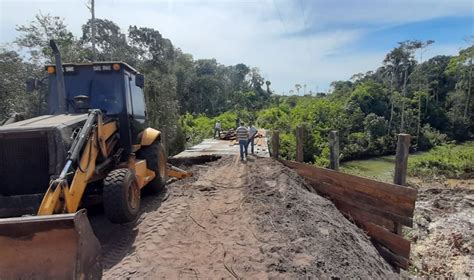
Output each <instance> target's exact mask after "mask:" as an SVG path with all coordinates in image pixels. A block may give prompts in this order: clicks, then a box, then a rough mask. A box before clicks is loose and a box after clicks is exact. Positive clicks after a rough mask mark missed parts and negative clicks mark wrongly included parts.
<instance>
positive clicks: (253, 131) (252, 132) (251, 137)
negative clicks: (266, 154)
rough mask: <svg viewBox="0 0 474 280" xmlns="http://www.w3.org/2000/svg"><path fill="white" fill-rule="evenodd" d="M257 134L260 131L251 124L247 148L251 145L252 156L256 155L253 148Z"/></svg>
mask: <svg viewBox="0 0 474 280" xmlns="http://www.w3.org/2000/svg"><path fill="white" fill-rule="evenodd" d="M257 132H258V130H257V129H256V128H255V126H253V124H250V126H249V140H248V142H247V146H248V145H250V150H251V152H252V155H254V152H253V146H255V144H254V140H255V136H257Z"/></svg>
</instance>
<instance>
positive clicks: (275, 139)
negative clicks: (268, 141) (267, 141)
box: [272, 130, 280, 159]
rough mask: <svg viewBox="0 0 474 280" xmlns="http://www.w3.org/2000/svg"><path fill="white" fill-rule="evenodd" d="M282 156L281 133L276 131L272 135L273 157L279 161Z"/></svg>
mask: <svg viewBox="0 0 474 280" xmlns="http://www.w3.org/2000/svg"><path fill="white" fill-rule="evenodd" d="M279 156H280V132H279V131H278V130H274V131H273V133H272V157H273V158H274V159H278V157H279Z"/></svg>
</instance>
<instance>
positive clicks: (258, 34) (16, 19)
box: [0, 0, 474, 93]
mask: <svg viewBox="0 0 474 280" xmlns="http://www.w3.org/2000/svg"><path fill="white" fill-rule="evenodd" d="M85 3H86V0H61V1H59V0H37V1H31V0H0V23H1V25H0V44H6V43H9V42H11V41H12V40H13V39H14V38H15V36H16V35H17V34H16V31H15V26H16V25H19V24H26V23H28V22H29V21H30V20H31V19H32V18H33V16H34V15H35V14H37V13H38V12H39V11H41V12H42V13H43V14H48V13H49V14H51V15H59V16H61V17H63V18H64V19H65V21H66V23H67V24H68V26H69V28H70V29H71V31H73V33H74V34H75V35H76V36H80V32H81V29H80V28H81V25H82V24H83V23H84V22H85V21H86V20H87V18H88V17H89V13H88V10H87V9H86V7H85ZM96 16H97V17H99V18H108V19H111V20H113V21H114V22H116V23H117V24H118V25H119V26H120V27H121V28H122V30H123V31H126V30H127V28H128V26H129V25H131V24H133V25H138V26H147V27H152V28H155V29H157V30H159V31H160V32H161V33H162V34H163V35H164V36H165V37H167V38H169V39H171V41H172V42H173V44H174V45H175V46H177V47H180V48H181V49H183V50H184V51H185V52H188V53H191V54H192V55H193V56H194V57H195V58H211V57H214V58H216V59H217V60H218V61H219V62H221V63H224V64H236V63H240V62H243V63H246V64H248V65H251V66H254V67H258V68H260V71H261V73H262V74H263V75H264V77H265V78H267V79H269V80H270V81H271V82H272V87H273V88H274V89H275V90H276V91H277V92H280V93H282V92H286V93H288V92H289V91H290V90H292V89H294V85H295V84H296V83H299V84H307V88H308V90H309V89H311V90H313V91H315V90H316V88H317V89H318V90H319V91H326V90H328V89H329V84H330V83H331V81H334V80H344V79H349V78H350V77H351V76H352V74H355V73H360V72H366V71H369V70H375V68H376V67H378V66H380V65H381V62H382V60H383V58H384V55H385V54H386V53H387V52H388V51H390V49H392V48H393V47H395V46H396V45H397V42H400V41H404V40H410V39H411V40H413V39H420V40H428V39H431V40H435V41H436V43H435V44H433V45H432V46H431V47H430V48H429V50H428V51H426V53H425V54H424V59H426V58H429V57H432V56H434V55H437V54H448V55H451V54H456V53H457V52H458V51H459V49H460V48H465V47H466V46H468V44H467V43H466V42H465V41H464V40H463V38H464V37H465V36H468V35H474V19H473V18H474V1H472V0H467V1H466V0H418V1H416V0H398V1H391V0H359V1H355V0H354V1H349V0H333V1H322V0H313V1H311V0H294V1H288V0H262V1H250V0H247V1H229V0H221V1H198V0H195V1H194V0H187V1H169V0H166V1H165V0H163V1H153V0H135V1H132V0H96Z"/></svg>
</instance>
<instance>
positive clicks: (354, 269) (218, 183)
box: [91, 156, 397, 279]
mask: <svg viewBox="0 0 474 280" xmlns="http://www.w3.org/2000/svg"><path fill="white" fill-rule="evenodd" d="M190 169H191V171H193V173H194V176H193V178H187V179H185V180H181V181H178V182H175V183H173V184H171V185H169V186H168V188H167V191H166V192H164V193H162V194H161V195H160V196H158V197H144V199H143V205H142V207H141V209H142V212H141V214H140V217H139V219H138V220H137V221H136V222H134V223H130V224H126V225H113V224H110V223H109V222H108V221H107V220H106V219H105V218H104V217H103V215H96V216H95V217H92V219H91V222H92V225H93V227H94V230H95V233H96V235H97V236H98V237H99V239H100V241H101V243H102V247H103V252H104V254H103V255H104V266H105V271H104V278H105V279H202V278H204V279H233V278H235V279H269V278H270V279H304V278H317V279H328V278H361V279H369V278H370V279H387V278H396V277H397V275H396V274H394V273H393V271H392V269H391V267H390V266H389V265H388V264H387V263H386V262H385V261H384V260H383V259H382V258H381V257H380V256H379V254H378V253H377V251H376V250H375V248H374V247H373V246H372V244H371V243H370V241H369V240H368V238H367V237H366V235H365V234H364V232H362V231H361V230H360V229H359V228H357V227H356V226H355V225H353V224H352V223H350V222H349V221H348V220H347V219H345V218H344V217H343V216H342V215H341V214H340V213H339V212H338V210H337V209H336V208H335V207H334V205H333V204H332V203H331V202H330V201H328V200H326V199H325V198H322V197H320V196H318V195H317V194H315V193H312V192H310V191H309V189H308V187H307V186H306V184H305V182H304V181H303V180H302V179H300V178H299V177H298V175H296V174H295V173H294V172H293V171H291V170H289V169H287V168H286V167H284V166H283V165H281V164H280V163H278V162H276V161H274V160H272V159H267V158H258V159H257V158H250V159H249V161H248V162H247V163H241V162H240V160H239V159H238V157H236V156H226V157H223V158H221V159H219V160H218V161H215V162H210V163H201V164H200V165H194V166H192V167H190Z"/></svg>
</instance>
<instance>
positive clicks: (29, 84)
mask: <svg viewBox="0 0 474 280" xmlns="http://www.w3.org/2000/svg"><path fill="white" fill-rule="evenodd" d="M39 87H40V81H39V80H38V79H35V78H29V79H28V80H26V92H29V93H31V92H33V91H35V90H37V89H39Z"/></svg>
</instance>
